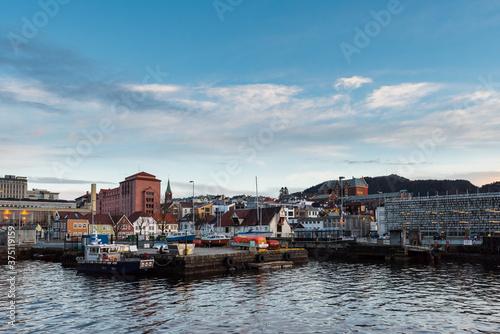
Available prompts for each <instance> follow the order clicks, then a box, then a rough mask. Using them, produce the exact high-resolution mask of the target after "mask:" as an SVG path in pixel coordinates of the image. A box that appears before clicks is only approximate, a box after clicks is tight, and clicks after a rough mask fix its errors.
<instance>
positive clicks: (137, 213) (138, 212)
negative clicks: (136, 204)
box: [127, 211, 152, 223]
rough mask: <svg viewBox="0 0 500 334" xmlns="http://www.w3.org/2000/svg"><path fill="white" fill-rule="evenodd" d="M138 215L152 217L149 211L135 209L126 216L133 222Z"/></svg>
mask: <svg viewBox="0 0 500 334" xmlns="http://www.w3.org/2000/svg"><path fill="white" fill-rule="evenodd" d="M140 217H145V218H150V217H152V216H151V215H150V214H149V213H146V212H144V211H136V212H134V213H132V214H131V215H129V216H128V217H127V218H128V220H129V221H130V222H131V223H134V222H135V221H136V220H137V219H139V218H140Z"/></svg>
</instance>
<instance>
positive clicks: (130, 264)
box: [76, 244, 154, 275]
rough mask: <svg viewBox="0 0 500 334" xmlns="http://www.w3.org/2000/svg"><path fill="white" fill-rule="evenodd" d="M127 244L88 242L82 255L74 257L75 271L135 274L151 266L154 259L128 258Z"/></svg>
mask: <svg viewBox="0 0 500 334" xmlns="http://www.w3.org/2000/svg"><path fill="white" fill-rule="evenodd" d="M129 247H130V246H129V245H121V244H112V245H110V244H89V245H86V246H85V253H84V257H78V258H76V261H77V266H76V267H77V271H78V272H82V273H102V274H114V275H137V274H141V273H144V272H146V271H148V270H149V269H152V268H153V264H154V260H152V259H151V260H148V259H139V258H129V257H126V256H125V254H127V253H130V250H129V249H130V248H129Z"/></svg>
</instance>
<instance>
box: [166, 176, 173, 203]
mask: <svg viewBox="0 0 500 334" xmlns="http://www.w3.org/2000/svg"><path fill="white" fill-rule="evenodd" d="M170 201H172V190H171V189H170V178H169V179H168V183H167V190H165V202H170Z"/></svg>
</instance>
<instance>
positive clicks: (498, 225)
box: [379, 193, 500, 237]
mask: <svg viewBox="0 0 500 334" xmlns="http://www.w3.org/2000/svg"><path fill="white" fill-rule="evenodd" d="M381 218H382V217H381ZM379 224H385V225H386V226H387V228H386V229H387V230H388V231H391V230H402V229H406V230H409V231H420V232H421V233H422V234H421V235H422V236H423V237H425V236H427V237H432V236H434V235H435V234H444V235H446V236H450V237H464V236H465V235H466V233H467V231H469V232H470V233H474V234H477V235H478V236H488V235H490V234H493V233H494V232H495V231H500V193H488V194H461V195H444V196H425V197H411V198H400V199H392V200H386V202H385V220H382V219H381V220H380V221H379Z"/></svg>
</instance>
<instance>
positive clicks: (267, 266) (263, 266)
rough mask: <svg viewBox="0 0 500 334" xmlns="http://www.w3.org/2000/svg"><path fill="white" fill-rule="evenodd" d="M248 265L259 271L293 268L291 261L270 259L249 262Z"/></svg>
mask: <svg viewBox="0 0 500 334" xmlns="http://www.w3.org/2000/svg"><path fill="white" fill-rule="evenodd" d="M248 267H250V268H252V269H258V270H260V271H269V270H279V269H289V268H293V261H272V262H264V263H249V264H248Z"/></svg>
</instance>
